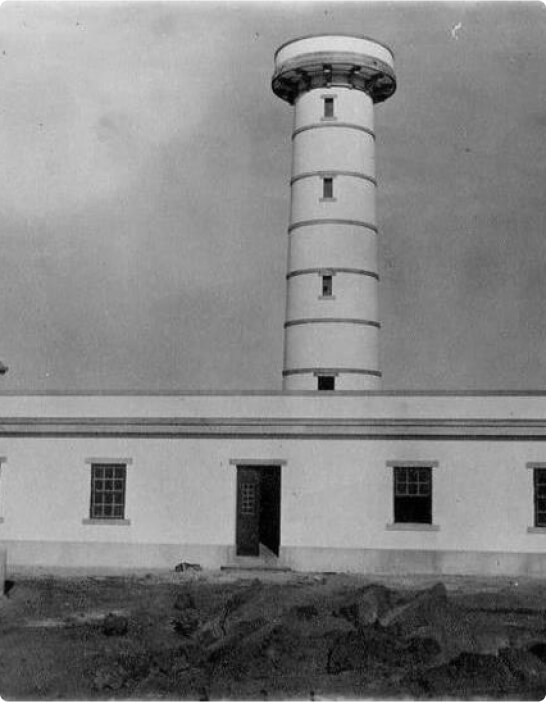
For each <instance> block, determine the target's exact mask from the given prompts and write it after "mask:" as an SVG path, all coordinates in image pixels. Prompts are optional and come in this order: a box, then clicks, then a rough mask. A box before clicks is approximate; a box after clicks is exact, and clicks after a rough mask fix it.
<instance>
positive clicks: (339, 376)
mask: <svg viewBox="0 0 546 702" xmlns="http://www.w3.org/2000/svg"><path fill="white" fill-rule="evenodd" d="M272 88H273V92H274V93H275V94H276V95H277V96H278V97H280V98H281V99H282V100H285V101H286V102H288V103H289V104H290V105H293V106H294V129H293V132H292V173H291V179H290V187H291V201H290V221H289V226H288V269H287V275H286V280H287V295H286V319H285V323H284V368H283V388H284V389H285V390H325V391H332V390H377V389H379V388H380V386H381V371H380V368H379V353H378V343H379V329H380V322H379V318H378V309H377V289H378V282H379V276H378V265H377V241H378V234H379V232H378V228H377V221H376V212H375V200H376V197H375V194H376V188H377V181H376V177H375V132H374V104H375V103H378V102H382V101H384V100H386V99H387V98H388V97H390V96H391V95H392V94H393V93H394V91H395V89H396V79H395V75H394V67H393V55H392V52H391V50H390V49H389V48H388V47H387V46H385V45H383V44H381V43H379V42H377V41H375V40H373V39H369V38H367V37H361V36H346V35H339V34H335V35H319V36H309V37H302V38H299V39H294V40H292V41H289V42H287V43H286V44H283V45H282V46H281V47H280V48H279V49H278V50H277V52H276V53H275V69H274V74H273V79H272Z"/></svg>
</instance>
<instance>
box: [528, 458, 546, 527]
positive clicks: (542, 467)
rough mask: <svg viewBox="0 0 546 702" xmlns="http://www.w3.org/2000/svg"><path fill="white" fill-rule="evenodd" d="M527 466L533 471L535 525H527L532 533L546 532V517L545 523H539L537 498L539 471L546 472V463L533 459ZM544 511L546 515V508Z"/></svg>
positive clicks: (533, 519)
mask: <svg viewBox="0 0 546 702" xmlns="http://www.w3.org/2000/svg"><path fill="white" fill-rule="evenodd" d="M525 465H526V468H528V469H529V470H531V471H532V474H533V475H532V483H531V485H532V487H531V490H532V505H533V518H532V524H533V526H529V527H527V532H528V533H530V534H546V517H545V521H544V524H539V523H538V521H539V520H538V518H537V517H538V514H537V512H538V510H537V500H538V495H537V476H538V474H539V472H541V473H544V474H546V463H542V462H538V461H532V462H529V463H526V464H525ZM545 485H546V480H545ZM542 499H543V500H546V496H545V497H543V498H542ZM543 513H544V514H545V515H546V510H543Z"/></svg>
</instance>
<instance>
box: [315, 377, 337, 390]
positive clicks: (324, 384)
mask: <svg viewBox="0 0 546 702" xmlns="http://www.w3.org/2000/svg"><path fill="white" fill-rule="evenodd" d="M317 380H318V390H335V381H336V379H335V376H333V375H319V376H318V378H317Z"/></svg>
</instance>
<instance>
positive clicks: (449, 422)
mask: <svg viewBox="0 0 546 702" xmlns="http://www.w3.org/2000/svg"><path fill="white" fill-rule="evenodd" d="M0 436H2V437H3V438H8V437H33V438H48V437H57V438H84V437H85V438H87V437H95V438H96V437H110V438H142V439H145V438H165V439H206V438H211V437H217V438H225V439H229V438H233V439H235V438H237V439H245V438H249V439H257V438H264V439H272V438H274V439H283V438H285V439H315V440H327V439H332V440H334V439H340V440H341V439H353V440H374V439H375V440H387V439H388V440H426V439H431V440H432V439H433V440H435V441H438V440H446V441H447V440H465V441H540V442H543V441H546V419H537V420H532V419H526V420H514V419H510V418H505V419H496V420H495V419H475V418H474V419H473V418H468V419H436V418H413V419H412V418H405V419H388V418H360V419H357V418H344V417H342V418H339V417H338V418H336V417H328V418H317V417H290V416H286V417H272V418H263V417H260V418H256V417H244V418H241V417H221V418H218V417H203V418H193V417H190V418H187V417H163V418H157V419H150V418H147V417H126V418H120V417H104V418H102V417H101V418H96V417H82V418H78V419H66V418H48V419H42V418H35V417H26V418H25V417H21V418H17V419H13V418H8V419H6V418H0ZM281 458H282V457H281ZM409 463H411V461H409V462H408V464H409ZM429 463H430V462H429Z"/></svg>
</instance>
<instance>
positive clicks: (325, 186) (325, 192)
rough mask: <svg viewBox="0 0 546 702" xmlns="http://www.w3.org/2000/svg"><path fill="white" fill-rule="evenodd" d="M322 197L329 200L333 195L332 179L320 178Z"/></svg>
mask: <svg viewBox="0 0 546 702" xmlns="http://www.w3.org/2000/svg"><path fill="white" fill-rule="evenodd" d="M322 197H323V198H325V199H327V200H330V199H332V198H333V197H334V179H333V178H331V177H326V178H323V179H322Z"/></svg>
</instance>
